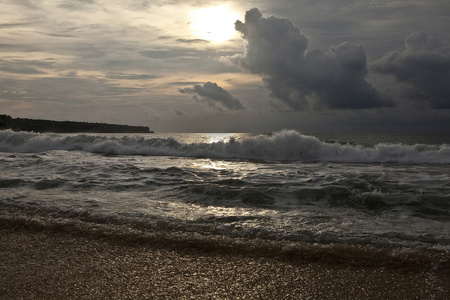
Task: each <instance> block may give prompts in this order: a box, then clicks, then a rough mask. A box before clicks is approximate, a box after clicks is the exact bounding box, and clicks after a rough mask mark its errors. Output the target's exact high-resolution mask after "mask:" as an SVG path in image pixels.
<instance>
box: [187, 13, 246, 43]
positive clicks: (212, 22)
mask: <svg viewBox="0 0 450 300" xmlns="http://www.w3.org/2000/svg"><path fill="white" fill-rule="evenodd" d="M237 19H239V15H238V14H237V13H236V12H234V11H232V10H231V9H229V8H227V7H224V6H213V7H206V8H201V9H197V10H195V11H193V12H192V13H191V23H190V26H191V30H192V32H193V33H194V34H195V35H196V36H197V37H199V38H200V39H204V40H208V41H211V42H216V43H220V42H224V41H227V40H230V39H232V38H233V37H234V36H235V35H236V31H235V29H234V22H236V20H237Z"/></svg>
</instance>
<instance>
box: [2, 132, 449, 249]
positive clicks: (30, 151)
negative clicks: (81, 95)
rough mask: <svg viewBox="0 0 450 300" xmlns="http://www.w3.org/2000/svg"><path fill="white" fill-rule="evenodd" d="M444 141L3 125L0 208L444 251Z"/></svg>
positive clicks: (137, 225)
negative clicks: (32, 129)
mask: <svg viewBox="0 0 450 300" xmlns="http://www.w3.org/2000/svg"><path fill="white" fill-rule="evenodd" d="M358 140H359V141H360V143H358ZM449 140H450V139H449V138H448V137H443V136H439V137H432V136H426V137H424V136H389V135H373V136H367V135H364V136H359V137H358V136H355V135H339V136H338V135H335V136H330V135H328V136H325V135H322V136H318V137H314V136H306V135H301V134H299V133H297V132H294V131H282V132H278V133H275V134H266V135H255V134H216V135H214V134H155V135H128V136H126V135H114V134H110V135H95V134H72V135H57V134H34V133H23V132H19V133H16V132H11V131H1V132H0V151H1V152H0V168H1V170H2V173H1V175H0V192H1V194H0V206H1V207H3V208H4V209H6V210H14V211H16V212H17V211H23V212H24V213H25V212H26V213H30V212H35V213H39V214H40V215H44V216H45V215H48V216H51V217H52V218H54V217H57V218H59V220H60V219H63V220H64V219H67V220H81V221H83V222H87V224H93V225H95V224H111V226H116V225H126V226H128V227H130V228H134V229H136V230H141V231H143V232H145V231H147V230H152V229H158V230H169V231H177V232H199V233H202V234H207V235H226V236H231V237H251V238H254V237H258V238H262V239H267V240H281V241H304V242H309V243H319V244H324V245H325V244H329V243H335V244H350V245H374V246H381V247H407V248H411V249H425V250H434V251H439V252H441V251H443V252H444V253H447V252H448V251H449V249H450V236H449V233H450V214H449V209H450V175H449V170H450V168H449V166H450V146H449V143H448V142H449ZM392 141H395V143H392Z"/></svg>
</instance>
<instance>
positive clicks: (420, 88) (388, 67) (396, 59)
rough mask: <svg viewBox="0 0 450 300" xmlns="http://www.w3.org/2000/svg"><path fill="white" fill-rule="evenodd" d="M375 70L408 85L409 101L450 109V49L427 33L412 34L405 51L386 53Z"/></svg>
mask: <svg viewBox="0 0 450 300" xmlns="http://www.w3.org/2000/svg"><path fill="white" fill-rule="evenodd" d="M372 69H373V71H375V72H378V73H381V74H391V75H394V76H395V79H396V80H397V81H398V82H400V83H403V84H406V88H405V89H404V91H403V92H404V95H405V96H406V97H407V98H408V99H413V100H419V101H425V102H427V103H428V104H429V105H430V107H432V108H436V109H450V84H449V83H450V45H446V44H444V43H442V42H441V41H440V40H439V39H437V38H435V37H431V36H429V35H428V34H426V33H425V32H415V33H412V34H411V35H409V36H408V37H407V38H406V39H405V49H404V50H403V51H401V52H399V51H396V52H390V53H387V54H386V55H385V56H384V57H383V58H381V59H380V60H378V61H376V62H374V63H373V66H372Z"/></svg>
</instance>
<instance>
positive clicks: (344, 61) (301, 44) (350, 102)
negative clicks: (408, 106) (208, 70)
mask: <svg viewBox="0 0 450 300" xmlns="http://www.w3.org/2000/svg"><path fill="white" fill-rule="evenodd" d="M235 28H236V30H238V31H240V32H241V33H242V37H243V38H244V39H245V40H246V41H247V44H246V52H245V54H244V55H243V56H241V57H239V63H240V65H241V67H243V68H244V69H246V70H248V71H250V72H252V73H255V74H259V75H261V76H262V78H263V81H264V83H265V85H266V86H267V87H268V88H269V89H270V93H271V94H270V95H271V96H272V97H274V98H276V99H279V100H281V101H282V102H284V103H285V104H287V105H288V106H289V107H290V108H292V109H294V110H306V109H308V108H311V107H312V108H323V107H326V108H330V109H358V108H376V107H383V106H393V101H392V100H391V99H390V98H389V97H388V96H385V95H383V94H381V93H379V92H378V91H377V90H376V89H375V88H374V87H373V86H372V85H371V84H370V83H369V82H367V81H366V79H365V77H366V75H367V73H368V70H367V63H366V54H365V52H364V50H363V48H362V47H361V46H359V45H354V44H351V43H348V42H344V43H342V44H340V45H339V46H337V47H331V48H330V49H329V50H328V51H322V50H319V49H314V50H310V51H308V50H307V46H308V39H307V38H306V36H304V35H303V34H302V33H301V32H300V30H299V29H298V28H297V27H296V26H294V25H293V24H292V22H291V21H290V20H288V19H284V18H277V17H269V18H263V16H262V14H261V12H260V11H259V10H258V9H257V8H253V9H251V10H249V11H247V13H246V15H245V23H243V22H241V21H236V23H235Z"/></svg>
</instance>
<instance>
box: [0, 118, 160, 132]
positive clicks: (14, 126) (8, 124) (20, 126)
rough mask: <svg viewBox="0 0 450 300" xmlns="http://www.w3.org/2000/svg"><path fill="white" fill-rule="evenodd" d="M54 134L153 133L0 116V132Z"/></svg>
mask: <svg viewBox="0 0 450 300" xmlns="http://www.w3.org/2000/svg"><path fill="white" fill-rule="evenodd" d="M5 129H11V130H13V131H30V132H55V133H82V132H83V133H153V131H151V130H150V128H149V127H147V126H132V125H119V124H106V123H90V122H74V121H51V120H39V119H26V118H12V117H11V116H8V115H0V130H5Z"/></svg>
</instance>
